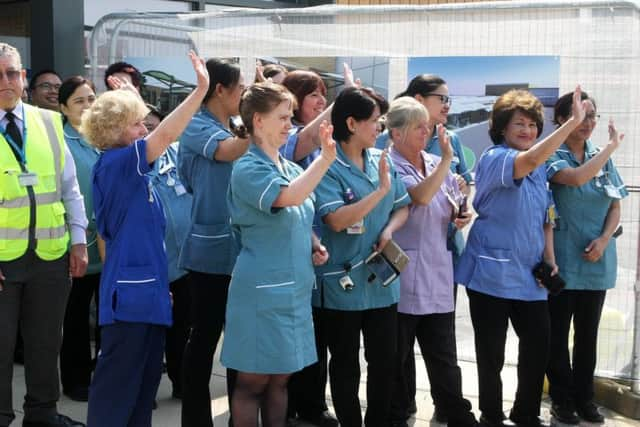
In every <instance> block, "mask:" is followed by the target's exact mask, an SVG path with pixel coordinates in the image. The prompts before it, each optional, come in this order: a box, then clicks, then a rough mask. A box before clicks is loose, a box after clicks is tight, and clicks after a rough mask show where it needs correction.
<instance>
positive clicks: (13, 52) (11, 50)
mask: <svg viewBox="0 0 640 427" xmlns="http://www.w3.org/2000/svg"><path fill="white" fill-rule="evenodd" d="M0 57H10V58H15V59H17V60H18V65H19V66H20V68H22V58H21V57H20V52H18V49H16V48H15V47H13V46H11V45H10V44H8V43H2V42H0Z"/></svg>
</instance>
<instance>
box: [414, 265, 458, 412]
mask: <svg viewBox="0 0 640 427" xmlns="http://www.w3.org/2000/svg"><path fill="white" fill-rule="evenodd" d="M453 258H454V262H455V260H456V259H457V257H456V256H454V257H453ZM454 265H455V264H454ZM457 301H458V285H457V284H456V283H454V284H453V307H454V309H455V306H456V303H457ZM455 332H456V322H455V313H454V322H453V334H454V335H455ZM415 344H416V340H415V337H414V338H413V339H412V340H411V343H410V348H411V351H410V352H409V353H408V354H407V358H406V360H405V363H404V367H402V369H403V370H404V379H405V385H406V394H407V402H408V403H409V405H412V406H415V405H416V356H415V354H414V353H413V348H414V346H415ZM432 399H433V395H432ZM433 406H434V407H435V408H438V406H437V403H436V401H435V399H433ZM438 411H439V409H438Z"/></svg>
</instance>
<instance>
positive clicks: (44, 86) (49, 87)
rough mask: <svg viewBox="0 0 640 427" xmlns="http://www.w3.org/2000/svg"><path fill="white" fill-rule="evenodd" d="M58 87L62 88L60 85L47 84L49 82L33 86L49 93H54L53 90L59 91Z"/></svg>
mask: <svg viewBox="0 0 640 427" xmlns="http://www.w3.org/2000/svg"><path fill="white" fill-rule="evenodd" d="M60 86H62V85H60V84H53V83H49V82H44V83H40V84H37V85H35V87H38V88H42V89H43V90H46V91H47V92H51V91H54V90H55V91H56V92H57V91H58V90H60Z"/></svg>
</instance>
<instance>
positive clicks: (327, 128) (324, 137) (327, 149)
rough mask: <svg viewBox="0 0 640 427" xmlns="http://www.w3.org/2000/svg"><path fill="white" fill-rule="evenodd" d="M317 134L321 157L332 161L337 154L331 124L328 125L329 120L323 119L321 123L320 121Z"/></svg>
mask: <svg viewBox="0 0 640 427" xmlns="http://www.w3.org/2000/svg"><path fill="white" fill-rule="evenodd" d="M318 134H319V136H320V147H321V148H322V150H321V155H322V158H323V159H325V160H328V161H329V162H330V163H333V161H334V160H335V159H336V155H337V148H336V142H335V141H334V140H333V137H332V134H333V125H330V124H329V122H327V121H326V120H323V121H322V123H320V129H319V131H318Z"/></svg>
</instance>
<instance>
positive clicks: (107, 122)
mask: <svg viewBox="0 0 640 427" xmlns="http://www.w3.org/2000/svg"><path fill="white" fill-rule="evenodd" d="M148 113H149V109H148V108H147V106H146V105H144V102H143V101H142V100H141V99H140V98H139V97H138V96H137V95H135V94H133V93H131V92H129V91H126V90H113V91H109V92H105V93H103V94H102V95H100V96H99V97H98V99H96V101H95V102H94V103H93V104H92V105H91V107H90V108H89V109H87V110H85V111H84V113H82V122H81V124H80V133H81V134H82V135H84V137H85V138H86V139H87V141H88V142H89V143H90V144H91V145H93V146H94V147H96V148H98V149H99V150H108V149H110V148H114V147H119V146H121V145H122V141H121V139H122V134H123V133H124V131H125V129H126V128H127V127H128V126H130V125H132V124H134V123H136V122H138V121H140V120H142V119H144V118H145V117H146V116H147V114H148Z"/></svg>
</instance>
